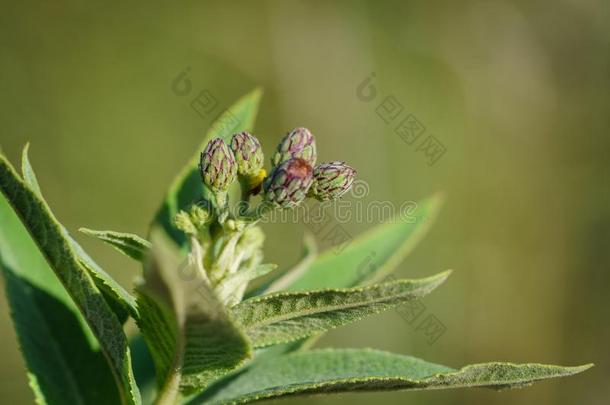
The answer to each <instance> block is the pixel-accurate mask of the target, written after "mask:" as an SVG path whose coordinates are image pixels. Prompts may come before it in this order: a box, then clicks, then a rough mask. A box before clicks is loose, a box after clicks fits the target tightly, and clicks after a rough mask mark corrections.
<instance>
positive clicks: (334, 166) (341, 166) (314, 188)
mask: <svg viewBox="0 0 610 405" xmlns="http://www.w3.org/2000/svg"><path fill="white" fill-rule="evenodd" d="M355 177H356V170H354V169H353V168H352V167H350V166H348V165H346V164H345V162H340V161H335V162H330V163H322V164H319V165H318V166H316V167H315V169H314V171H313V178H314V180H313V184H312V185H311V188H310V189H309V195H311V196H313V197H314V198H316V199H317V200H319V201H329V200H336V199H337V198H339V197H341V196H342V195H343V194H345V193H347V191H348V190H349V189H350V187H351V186H352V183H353V182H354V178H355Z"/></svg>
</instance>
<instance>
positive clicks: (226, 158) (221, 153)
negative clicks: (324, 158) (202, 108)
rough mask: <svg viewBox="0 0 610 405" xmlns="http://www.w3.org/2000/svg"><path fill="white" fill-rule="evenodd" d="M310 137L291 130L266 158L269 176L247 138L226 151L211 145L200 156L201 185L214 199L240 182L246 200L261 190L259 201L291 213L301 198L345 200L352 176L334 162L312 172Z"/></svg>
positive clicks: (312, 143)
mask: <svg viewBox="0 0 610 405" xmlns="http://www.w3.org/2000/svg"><path fill="white" fill-rule="evenodd" d="M316 159H317V152H316V142H315V139H314V136H313V135H312V133H311V132H310V131H309V130H308V129H307V128H295V129H293V130H292V131H290V132H288V134H286V136H284V138H283V139H282V141H281V142H280V143H279V145H278V147H277V150H276V152H275V153H274V154H273V157H272V158H271V164H272V170H271V173H270V174H269V176H266V172H265V170H264V169H263V161H264V157H263V151H262V148H261V145H260V142H259V141H258V139H256V137H254V136H253V135H251V134H250V133H248V132H240V133H237V134H235V135H233V137H232V138H231V142H230V145H227V144H226V143H225V142H224V141H223V140H222V139H220V138H217V139H214V140H212V141H211V142H210V143H208V145H207V146H206V148H205V150H204V151H203V152H202V153H201V159H200V162H199V167H200V170H201V177H202V179H203V182H204V183H205V184H206V186H208V187H209V188H210V189H211V190H212V191H213V192H214V193H216V194H217V195H218V194H223V193H226V191H227V190H228V188H229V186H230V185H231V183H232V182H233V181H235V179H236V178H239V180H240V182H241V184H242V187H246V188H247V189H246V191H247V192H249V193H250V194H256V192H257V190H258V189H260V186H261V183H262V188H263V199H264V201H265V202H266V203H269V204H271V205H272V206H275V207H281V208H290V207H294V206H296V205H298V204H299V203H301V202H302V201H303V200H304V199H305V198H306V197H308V196H309V197H313V198H316V199H317V200H319V201H328V200H334V199H337V198H339V197H341V196H342V195H343V194H345V193H346V192H347V191H348V190H349V189H350V187H351V186H352V183H353V182H354V177H355V175H356V171H355V170H354V169H353V168H351V167H350V166H348V165H346V164H345V162H340V161H334V162H330V163H322V164H319V165H317V166H316Z"/></svg>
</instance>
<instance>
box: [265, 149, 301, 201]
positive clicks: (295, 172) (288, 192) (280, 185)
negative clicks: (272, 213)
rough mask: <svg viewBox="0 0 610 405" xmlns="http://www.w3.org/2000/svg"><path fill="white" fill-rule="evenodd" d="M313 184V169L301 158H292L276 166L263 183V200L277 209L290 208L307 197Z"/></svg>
mask: <svg viewBox="0 0 610 405" xmlns="http://www.w3.org/2000/svg"><path fill="white" fill-rule="evenodd" d="M312 182H313V168H312V167H311V165H310V164H309V163H308V162H307V161H306V160H305V159H301V158H292V159H289V160H287V161H285V162H282V163H280V164H279V166H276V167H275V168H274V169H273V170H272V171H271V173H270V174H269V176H268V177H267V178H266V179H265V181H264V182H263V190H264V194H263V198H264V200H265V201H266V202H269V203H271V204H273V205H274V206H277V207H282V208H290V207H294V206H296V205H298V204H299V203H300V202H302V201H303V200H304V199H305V197H307V192H308V191H309V188H310V187H311V183H312Z"/></svg>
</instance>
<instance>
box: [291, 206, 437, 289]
mask: <svg viewBox="0 0 610 405" xmlns="http://www.w3.org/2000/svg"><path fill="white" fill-rule="evenodd" d="M441 201H442V198H441V196H440V195H435V196H433V197H431V198H429V199H427V200H424V201H422V202H420V203H419V204H418V207H417V209H416V210H415V212H414V214H413V216H414V218H412V219H410V220H403V219H401V218H395V219H394V220H392V221H390V222H388V223H385V224H382V225H379V226H377V227H375V228H373V229H371V230H370V231H368V232H366V233H364V234H363V235H361V236H359V237H357V238H356V239H354V240H353V241H351V242H350V243H349V244H348V245H347V246H346V247H345V249H343V250H342V251H341V252H340V253H339V254H337V253H336V252H334V251H332V250H329V251H326V252H324V253H322V254H321V255H320V256H318V258H317V260H316V261H315V262H314V263H313V264H312V265H311V267H310V268H309V269H308V270H307V271H306V272H304V273H303V274H302V276H301V277H300V278H298V279H297V280H295V281H294V282H293V283H292V284H290V286H287V287H286V289H287V290H291V291H298V290H310V289H316V288H325V287H330V288H346V287H355V286H357V285H359V284H362V283H363V282H374V281H379V280H381V279H383V278H384V277H385V276H387V275H388V274H390V273H391V272H392V271H394V269H395V268H396V267H397V266H398V265H399V264H400V262H402V260H404V258H405V257H406V256H407V255H408V254H409V253H410V252H411V250H412V249H413V248H414V247H415V246H416V245H417V243H418V242H419V241H420V240H421V238H422V237H423V236H424V235H425V233H426V232H427V231H428V229H429V228H430V226H431V225H432V222H433V221H434V219H435V218H436V215H437V213H438V210H439V208H440V205H441Z"/></svg>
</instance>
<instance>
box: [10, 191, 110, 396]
mask: <svg viewBox="0 0 610 405" xmlns="http://www.w3.org/2000/svg"><path fill="white" fill-rule="evenodd" d="M0 268H1V269H2V273H3V275H4V278H5V281H6V283H5V289H6V295H7V298H8V302H9V306H10V308H11V317H12V319H13V323H14V325H15V329H16V331H17V337H18V339H19V345H20V347H21V352H22V353H23V356H24V359H25V362H26V365H27V368H28V377H29V380H30V386H31V387H32V389H33V390H34V393H35V395H36V402H37V403H38V404H50V405H51V404H90V403H96V404H108V405H111V404H112V405H113V404H116V403H119V402H120V396H119V391H118V389H117V387H116V385H115V383H114V378H113V376H112V372H111V370H110V367H109V366H108V363H107V362H106V359H105V358H104V355H103V354H102V353H101V352H100V351H99V345H98V343H97V341H96V340H95V337H94V336H93V334H92V332H91V329H90V328H89V327H88V326H87V324H86V322H85V320H84V318H83V317H82V315H81V314H80V313H79V311H78V309H77V308H76V306H75V305H74V302H73V301H72V299H71V298H70V296H69V295H68V293H67V292H66V290H65V289H64V288H63V286H62V285H61V283H60V282H59V280H58V279H57V277H56V276H55V274H54V273H53V271H52V270H51V268H50V267H49V265H48V264H47V262H46V261H45V259H44V257H43V256H42V255H41V254H40V252H39V251H38V248H37V247H36V245H35V244H34V242H33V241H32V239H31V237H30V235H29V234H28V232H27V230H26V229H25V228H24V227H23V224H21V222H20V221H19V218H18V217H17V215H16V214H15V212H14V211H13V209H12V208H11V206H10V205H9V203H8V201H7V200H6V199H5V198H4V196H3V195H1V194H0Z"/></svg>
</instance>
